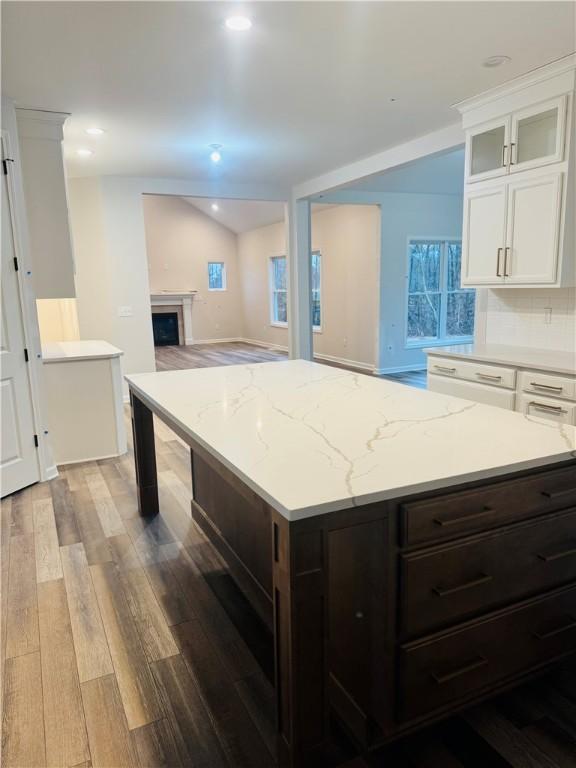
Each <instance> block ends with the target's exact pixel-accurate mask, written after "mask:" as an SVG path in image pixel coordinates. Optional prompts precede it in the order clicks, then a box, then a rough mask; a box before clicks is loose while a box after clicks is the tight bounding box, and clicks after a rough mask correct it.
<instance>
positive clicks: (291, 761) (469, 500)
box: [127, 361, 576, 767]
mask: <svg viewBox="0 0 576 768" xmlns="http://www.w3.org/2000/svg"><path fill="white" fill-rule="evenodd" d="M127 380H128V383H129V386H130V394H131V405H132V423H133V432H134V455H135V461H136V474H137V482H138V494H139V504H140V511H141V514H143V515H152V514H156V513H157V512H158V511H159V509H158V489H157V479H156V462H155V453H154V436H153V423H152V414H156V415H157V416H158V417H159V418H160V419H161V420H163V421H164V422H165V423H166V424H167V425H168V426H169V427H170V428H172V429H173V430H174V431H175V432H176V433H177V434H178V435H179V436H180V437H181V438H182V439H183V440H184V441H185V442H186V443H187V444H188V445H189V446H190V449H191V461H192V486H193V488H192V495H193V499H192V515H193V517H194V519H195V520H196V522H197V523H198V524H199V525H200V526H201V528H202V529H203V530H204V531H205V533H206V534H207V535H208V537H209V538H210V540H211V541H212V542H213V543H214V545H215V546H216V547H217V549H218V550H219V551H220V553H221V554H222V555H223V557H224V559H225V560H226V562H227V564H228V565H229V567H230V571H231V573H232V575H233V576H234V577H235V579H236V580H237V582H238V584H239V586H240V587H241V589H242V590H243V591H244V593H245V594H246V596H247V597H248V599H249V600H250V602H251V604H252V605H253V606H254V608H255V609H256V610H257V611H258V612H259V614H260V615H261V617H262V618H263V619H264V620H265V621H266V622H267V623H268V625H269V626H270V627H271V629H272V632H273V636H274V651H275V660H276V674H275V687H276V701H277V727H278V757H279V761H280V764H281V765H286V766H293V767H296V766H304V765H314V764H315V762H316V757H317V755H318V754H319V752H321V751H322V750H323V748H324V747H325V746H326V742H327V740H328V739H329V719H328V715H329V713H330V712H334V713H336V715H337V717H338V719H339V720H340V721H341V722H342V723H343V724H344V726H345V727H346V728H347V730H348V731H349V733H350V734H352V735H353V737H354V738H355V740H356V742H357V743H358V744H359V745H360V747H361V748H362V749H366V750H367V749H370V748H372V747H373V746H375V745H378V744H381V743H383V742H385V741H389V740H391V739H393V738H397V737H398V736H400V735H402V734H405V733H408V732H410V731H411V730H414V729H416V728H418V727H421V726H422V725H424V724H427V723H429V722H432V721H433V720H436V719H439V718H441V717H443V716H445V715H446V714H448V713H451V712H453V711H455V710H456V709H458V708H462V707H464V706H467V705H469V704H470V703H472V702H475V701H478V700H480V699H481V698H485V697H486V696H489V695H492V694H493V693H495V692H496V691H499V690H502V689H503V688H505V687H508V686H511V685H514V684H516V683H517V682H519V681H521V680H523V679H525V678H526V677H527V676H529V675H531V674H534V673H535V672H537V671H538V670H540V669H543V668H545V667H546V665H548V664H550V663H552V662H553V661H556V660H558V659H559V658H562V657H564V656H567V655H568V654H570V653H572V652H573V650H574V649H575V647H576V450H575V449H576V429H575V428H574V427H571V426H568V425H563V424H553V423H551V422H546V421H542V420H539V419H537V418H533V417H526V416H524V415H522V414H519V413H514V412H508V411H503V410H501V409H497V408H492V407H490V406H485V405H481V404H478V403H472V402H469V401H466V400H461V399H458V398H455V397H450V396H446V395H441V394H437V393H432V392H422V391H420V390H414V389H411V388H409V387H405V386H403V385H400V384H395V383H392V382H387V381H382V380H379V379H376V378H373V377H370V376H366V375H363V374H355V373H351V372H348V371H343V370H340V369H335V368H331V367H327V366H323V365H318V364H315V363H310V362H306V361H286V362H277V363H262V364H254V365H239V366H227V367H221V368H208V369H198V370H189V371H169V372H162V373H150V374H138V375H132V376H128V377H127Z"/></svg>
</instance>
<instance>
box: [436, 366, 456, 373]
mask: <svg viewBox="0 0 576 768" xmlns="http://www.w3.org/2000/svg"><path fill="white" fill-rule="evenodd" d="M434 368H436V370H437V371H444V373H456V368H448V367H447V366H445V365H435V366H434Z"/></svg>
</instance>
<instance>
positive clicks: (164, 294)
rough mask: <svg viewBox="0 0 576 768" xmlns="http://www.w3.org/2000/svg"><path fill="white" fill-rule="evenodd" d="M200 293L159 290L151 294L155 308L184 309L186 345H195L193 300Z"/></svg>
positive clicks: (151, 301)
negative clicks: (175, 307)
mask: <svg viewBox="0 0 576 768" xmlns="http://www.w3.org/2000/svg"><path fill="white" fill-rule="evenodd" d="M197 293H198V291H171V290H159V291H153V292H152V293H151V294H150V304H151V305H152V306H153V307H162V306H166V307H168V306H179V307H182V319H183V323H184V344H187V345H188V344H194V333H193V330H192V300H193V298H194V296H196V294H197Z"/></svg>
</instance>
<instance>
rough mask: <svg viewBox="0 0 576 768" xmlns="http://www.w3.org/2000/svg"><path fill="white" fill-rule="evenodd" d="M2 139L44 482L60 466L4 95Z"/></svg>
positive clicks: (14, 141) (13, 130) (14, 136)
mask: <svg viewBox="0 0 576 768" xmlns="http://www.w3.org/2000/svg"><path fill="white" fill-rule="evenodd" d="M1 142H2V150H3V152H4V156H5V157H6V158H10V159H11V160H12V161H13V162H10V163H9V164H8V166H9V167H8V173H7V175H6V188H7V190H8V207H9V209H10V218H11V221H12V232H13V238H14V251H15V254H16V258H17V259H18V272H17V274H16V278H17V282H18V287H19V293H20V296H19V298H20V309H21V313H22V326H23V329H24V342H25V344H26V348H27V350H28V356H29V365H28V378H29V382H30V396H31V400H32V418H33V423H34V431H35V433H36V434H37V435H38V450H37V455H36V458H37V462H38V474H39V480H40V482H42V481H44V480H51V479H52V478H54V477H57V475H58V470H57V468H56V465H55V464H54V458H53V454H52V448H51V445H50V438H49V433H48V427H47V420H46V409H45V407H44V402H43V397H42V365H43V363H42V345H41V342H40V330H39V328H38V316H37V313H36V297H35V294H34V290H33V287H32V266H31V260H30V247H29V241H28V226H27V217H26V203H25V198H24V188H23V182H22V170H21V168H22V166H21V161H20V153H19V146H18V129H17V123H16V112H15V110H14V104H13V102H12V101H11V100H9V99H7V98H4V97H3V98H2V129H1Z"/></svg>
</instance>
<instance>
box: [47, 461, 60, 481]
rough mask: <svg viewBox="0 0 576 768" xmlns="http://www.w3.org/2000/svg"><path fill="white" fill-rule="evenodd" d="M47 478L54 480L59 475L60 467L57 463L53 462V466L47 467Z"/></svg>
mask: <svg viewBox="0 0 576 768" xmlns="http://www.w3.org/2000/svg"><path fill="white" fill-rule="evenodd" d="M45 474H46V480H54V478H55V477H58V467H57V466H56V464H52V466H51V467H46V471H45Z"/></svg>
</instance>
